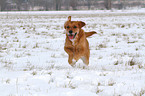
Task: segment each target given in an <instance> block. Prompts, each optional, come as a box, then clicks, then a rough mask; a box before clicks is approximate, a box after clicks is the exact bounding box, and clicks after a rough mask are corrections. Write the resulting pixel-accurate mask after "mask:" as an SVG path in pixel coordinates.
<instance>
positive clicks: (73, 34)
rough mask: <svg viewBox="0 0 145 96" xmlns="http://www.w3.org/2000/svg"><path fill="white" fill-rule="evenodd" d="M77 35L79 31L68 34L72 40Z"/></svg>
mask: <svg viewBox="0 0 145 96" xmlns="http://www.w3.org/2000/svg"><path fill="white" fill-rule="evenodd" d="M76 35H77V32H76V33H71V34H70V33H69V34H68V38H69V39H70V40H72V39H74V38H75V37H76Z"/></svg>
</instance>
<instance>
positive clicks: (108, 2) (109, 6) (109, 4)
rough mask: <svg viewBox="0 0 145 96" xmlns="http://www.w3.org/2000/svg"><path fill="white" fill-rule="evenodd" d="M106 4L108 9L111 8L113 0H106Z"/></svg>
mask: <svg viewBox="0 0 145 96" xmlns="http://www.w3.org/2000/svg"><path fill="white" fill-rule="evenodd" d="M104 5H105V8H106V9H107V10H110V9H111V0H104Z"/></svg>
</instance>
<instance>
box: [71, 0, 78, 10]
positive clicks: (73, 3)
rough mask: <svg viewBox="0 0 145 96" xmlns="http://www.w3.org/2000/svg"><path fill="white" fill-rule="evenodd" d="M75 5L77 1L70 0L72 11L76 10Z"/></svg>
mask: <svg viewBox="0 0 145 96" xmlns="http://www.w3.org/2000/svg"><path fill="white" fill-rule="evenodd" d="M77 3H78V0H70V6H71V7H72V9H73V10H77Z"/></svg>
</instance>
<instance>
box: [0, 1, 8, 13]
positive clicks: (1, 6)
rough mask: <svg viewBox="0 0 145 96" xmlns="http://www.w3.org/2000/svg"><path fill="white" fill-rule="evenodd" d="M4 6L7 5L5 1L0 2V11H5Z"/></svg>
mask: <svg viewBox="0 0 145 96" xmlns="http://www.w3.org/2000/svg"><path fill="white" fill-rule="evenodd" d="M6 5H7V3H6V0H0V9H1V11H4V10H5V8H6Z"/></svg>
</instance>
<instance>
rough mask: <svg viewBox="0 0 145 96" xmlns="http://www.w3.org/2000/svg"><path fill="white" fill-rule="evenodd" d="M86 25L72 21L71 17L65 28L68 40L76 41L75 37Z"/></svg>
mask: <svg viewBox="0 0 145 96" xmlns="http://www.w3.org/2000/svg"><path fill="white" fill-rule="evenodd" d="M85 25H86V24H85V23H84V22H82V21H71V16H69V17H68V20H67V21H66V22H65V24H64V28H65V31H66V34H67V35H68V38H69V39H70V40H73V39H75V37H76V36H77V35H78V33H79V32H80V29H81V28H82V27H83V26H85Z"/></svg>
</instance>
